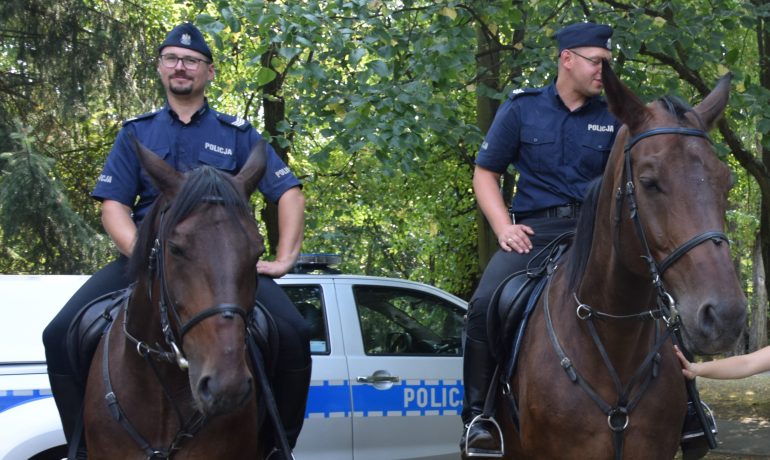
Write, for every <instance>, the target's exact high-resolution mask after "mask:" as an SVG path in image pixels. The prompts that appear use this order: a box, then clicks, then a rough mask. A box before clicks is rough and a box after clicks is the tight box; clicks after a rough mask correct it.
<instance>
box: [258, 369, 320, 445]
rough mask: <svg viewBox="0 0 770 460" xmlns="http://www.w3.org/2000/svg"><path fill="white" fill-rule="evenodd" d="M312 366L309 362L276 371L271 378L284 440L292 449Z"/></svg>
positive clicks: (297, 436) (303, 417)
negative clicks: (295, 367)
mask: <svg viewBox="0 0 770 460" xmlns="http://www.w3.org/2000/svg"><path fill="white" fill-rule="evenodd" d="M312 367H313V366H312V363H311V364H308V365H307V366H306V367H303V368H302V369H292V370H288V371H278V373H277V374H276V376H275V378H274V379H273V380H274V382H275V384H274V385H273V396H274V397H275V403H276V405H277V406H278V413H279V414H280V416H281V421H282V422H283V429H284V431H285V432H286V440H287V441H288V442H289V447H291V449H292V450H293V449H294V446H296V445H297V438H299V433H300V431H302V425H303V424H304V423H305V407H306V406H307V394H308V390H309V389H310V373H311V370H312ZM274 445H275V446H277V445H278V443H277V442H275V443H274ZM268 458H270V457H268ZM276 458H280V457H276Z"/></svg>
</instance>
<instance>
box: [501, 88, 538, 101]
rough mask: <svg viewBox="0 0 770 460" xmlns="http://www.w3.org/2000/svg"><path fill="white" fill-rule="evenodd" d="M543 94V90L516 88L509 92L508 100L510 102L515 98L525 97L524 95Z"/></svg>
mask: <svg viewBox="0 0 770 460" xmlns="http://www.w3.org/2000/svg"><path fill="white" fill-rule="evenodd" d="M542 92H543V88H523V89H522V88H517V89H514V90H513V91H511V94H510V96H508V98H509V99H510V100H514V99H516V98H517V97H520V96H526V95H534V94H540V93H542Z"/></svg>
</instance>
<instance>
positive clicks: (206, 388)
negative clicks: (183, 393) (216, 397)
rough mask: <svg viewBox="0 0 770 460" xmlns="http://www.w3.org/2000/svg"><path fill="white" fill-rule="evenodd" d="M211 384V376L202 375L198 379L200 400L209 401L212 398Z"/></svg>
mask: <svg viewBox="0 0 770 460" xmlns="http://www.w3.org/2000/svg"><path fill="white" fill-rule="evenodd" d="M211 384H212V381H211V377H203V378H201V379H200V382H198V395H199V396H200V398H201V400H203V401H206V402H211V400H212V398H213V392H212V388H211Z"/></svg>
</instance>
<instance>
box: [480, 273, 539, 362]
mask: <svg viewBox="0 0 770 460" xmlns="http://www.w3.org/2000/svg"><path fill="white" fill-rule="evenodd" d="M538 280H539V278H538V277H533V276H532V275H530V274H529V273H527V272H526V271H521V272H517V273H514V274H512V275H510V276H508V277H507V278H506V279H505V280H503V282H502V283H500V286H498V288H497V289H496V290H495V293H494V294H493V295H492V300H491V301H490V304H489V311H488V312H487V337H488V340H489V345H490V351H491V352H492V354H493V355H494V357H495V359H496V360H497V361H498V362H503V361H504V358H505V357H506V356H507V355H508V354H509V353H510V350H509V346H508V344H510V343H511V342H512V341H513V338H514V335H515V333H516V329H517V328H518V325H519V323H520V322H521V318H522V316H523V315H524V311H525V310H526V308H527V303H528V301H529V297H530V295H531V294H532V291H533V289H534V288H535V285H536V284H537V281H538Z"/></svg>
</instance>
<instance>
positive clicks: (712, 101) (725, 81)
mask: <svg viewBox="0 0 770 460" xmlns="http://www.w3.org/2000/svg"><path fill="white" fill-rule="evenodd" d="M732 79H733V74H732V73H729V72H728V73H727V74H725V75H724V76H723V77H722V78H720V79H719V81H718V82H717V86H716V87H715V88H714V89H713V90H712V91H711V92H710V93H709V95H708V96H706V98H705V99H703V101H701V103H700V104H698V105H696V106H695V107H694V108H693V110H694V111H695V113H697V114H698V116H699V117H700V119H701V120H702V121H703V123H705V125H706V127H707V128H711V127H712V126H714V122H716V121H717V120H718V119H719V117H720V116H722V113H724V111H725V106H726V105H727V100H728V99H729V98H730V82H731V81H732Z"/></svg>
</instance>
